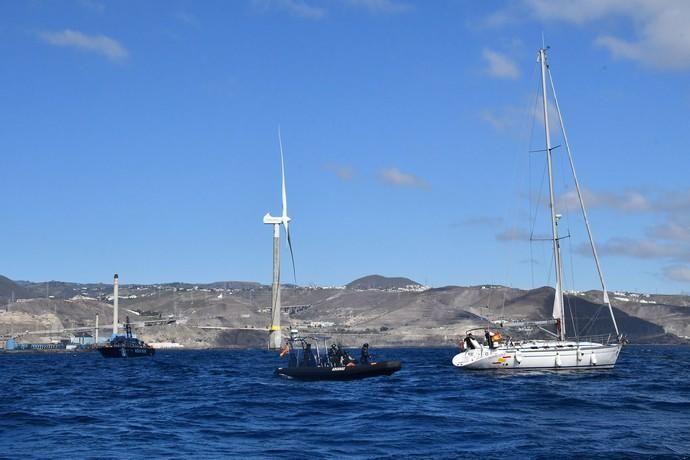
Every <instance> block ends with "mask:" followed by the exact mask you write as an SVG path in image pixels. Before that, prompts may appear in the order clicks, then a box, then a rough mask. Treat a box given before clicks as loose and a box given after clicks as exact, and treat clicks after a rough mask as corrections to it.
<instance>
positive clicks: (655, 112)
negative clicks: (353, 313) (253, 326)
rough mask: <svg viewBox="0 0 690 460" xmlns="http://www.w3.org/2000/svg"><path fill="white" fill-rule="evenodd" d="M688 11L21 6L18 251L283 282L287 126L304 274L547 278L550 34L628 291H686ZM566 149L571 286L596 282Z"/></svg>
mask: <svg viewBox="0 0 690 460" xmlns="http://www.w3.org/2000/svg"><path fill="white" fill-rule="evenodd" d="M689 21H690V4H688V3H687V2H685V1H684V0H678V1H672V0H667V1H657V2H648V1H643V0H629V1H625V2H622V1H619V0H597V1H581V2H569V1H565V0H563V1H560V0H556V1H546V0H523V1H510V2H465V1H451V0H447V1H443V0H438V1H433V2H427V1H424V2H422V1H419V2H414V1H410V0H329V1H318V0H255V1H252V0H246V1H241V0H237V1H233V2H226V1H216V2H212V1H208V2H191V1H189V2H186V1H165V2H163V1H147V2H136V1H122V2H105V1H101V0H63V1H39V0H34V1H26V2H2V3H1V4H0V55H1V56H2V61H3V64H4V65H3V66H2V71H0V152H1V154H2V159H3V168H2V184H3V190H4V199H3V200H2V202H3V208H4V209H3V210H2V211H3V212H2V225H0V236H1V238H0V241H2V242H3V244H4V247H3V251H2V253H3V257H2V263H1V265H0V273H2V274H4V275H6V276H9V277H10V278H13V279H28V280H34V281H42V280H50V279H57V280H69V281H82V282H98V281H102V282H107V281H109V280H110V278H111V276H112V273H114V272H119V273H120V274H121V278H122V281H123V282H124V283H128V282H147V283H149V282H167V281H188V282H209V281H215V280H256V281H261V282H269V281H270V275H271V238H272V229H271V228H270V227H269V226H266V225H263V224H262V216H263V215H264V214H265V213H266V212H271V213H272V214H274V215H278V214H279V213H280V206H281V205H280V163H279V151H278V141H277V127H278V125H280V126H281V128H282V133H283V140H284V144H285V154H286V158H285V161H286V173H287V188H288V203H289V213H290V216H291V217H292V219H293V221H292V226H291V231H292V233H293V238H294V245H295V259H296V264H297V267H296V271H297V281H298V283H299V284H310V283H314V284H318V285H339V284H344V283H347V282H349V281H351V280H352V279H354V278H357V277H359V276H362V275H365V274H371V273H380V274H384V275H389V276H408V277H410V278H413V279H415V280H417V281H419V282H422V283H425V284H428V285H432V286H443V285H447V284H457V285H473V284H482V283H500V284H505V285H512V286H515V287H522V288H528V287H532V286H540V285H543V284H548V283H549V282H550V280H552V279H553V274H552V272H553V270H550V254H549V251H548V245H545V244H544V243H533V244H532V245H531V250H530V245H529V244H528V242H526V241H525V240H524V235H525V232H527V231H529V229H530V228H531V225H532V224H531V218H530V213H531V211H530V209H535V205H534V200H532V201H533V203H532V205H531V208H530V199H529V197H538V196H540V194H541V195H543V193H544V192H545V191H544V189H543V187H540V181H541V174H542V171H543V164H544V158H543V154H539V153H529V151H530V150H538V149H540V148H543V139H542V138H543V134H542V128H541V126H540V123H541V122H540V121H539V119H537V121H536V124H534V125H533V121H532V118H533V117H532V113H533V112H534V104H535V94H536V90H537V85H538V75H537V73H536V70H537V64H536V53H537V50H538V48H539V47H540V45H541V40H542V32H543V33H544V36H545V37H546V43H547V45H549V46H550V47H551V48H550V51H549V53H550V63H551V68H552V72H553V77H554V80H555V84H556V89H557V92H558V97H559V101H560V104H561V108H562V110H563V114H564V118H565V122H566V128H567V129H568V136H569V139H570V142H571V146H572V147H573V154H574V156H575V162H576V166H577V168H578V175H579V178H580V180H581V182H582V184H583V187H584V189H585V197H586V199H587V201H588V203H589V204H590V214H591V216H590V217H591V221H592V226H593V230H594V235H595V237H596V239H597V241H598V243H599V250H600V253H601V255H602V263H603V267H604V272H605V275H606V277H607V281H608V284H609V287H610V288H611V289H613V290H634V291H642V292H680V291H688V290H690V289H689V287H688V286H690V185H689V180H688V174H689V173H688V171H690V159H689V157H690V152H689V151H688V150H689V149H688V145H689V144H690V130H688V120H689V119H690V117H688V115H689V114H690V80H689V78H688V77H689V76H690V32H688V29H687V26H686V25H687V24H688V22H689ZM530 133H532V134H530ZM559 142H560V141H558V140H557V141H556V143H559ZM555 156H556V158H555V163H556V167H557V171H559V172H558V173H557V175H556V180H557V184H558V185H557V191H558V194H559V196H560V197H561V198H560V202H561V203H563V204H564V206H563V213H564V214H565V215H566V220H565V221H564V222H565V224H564V225H562V226H563V228H564V229H565V228H567V229H569V230H570V233H571V238H570V239H568V240H565V241H564V243H563V251H564V258H565V264H564V272H565V278H566V281H567V282H566V285H567V287H568V288H569V289H589V288H596V287H597V286H598V284H597V280H596V277H595V272H594V267H593V263H592V260H591V258H589V257H588V256H586V255H584V253H585V251H584V250H583V248H582V245H583V244H584V242H585V239H584V236H585V235H584V233H583V232H582V226H581V224H579V221H577V219H576V215H575V213H574V212H572V213H571V212H567V211H569V210H570V208H571V206H570V205H569V204H570V203H571V202H572V200H570V198H572V187H571V183H570V182H568V181H567V180H565V178H566V175H565V174H564V172H567V171H566V170H565V169H564V167H565V166H566V165H567V164H566V163H565V161H566V157H565V150H564V149H562V148H561V149H558V150H557V151H556V153H555ZM539 209H540V210H539V212H538V213H537V217H538V218H540V217H544V216H545V215H546V209H542V208H539ZM537 220H539V219H537ZM546 225H547V224H546V222H543V223H536V224H535V231H537V232H539V229H540V228H547V227H546ZM566 225H567V227H566ZM288 258H289V255H288V254H287V253H286V252H285V251H283V260H284V261H287V260H288ZM530 260H532V262H531V263H530ZM289 273H290V269H289V265H284V266H283V274H284V275H283V280H288V281H289V280H290V278H291V276H288V274H289Z"/></svg>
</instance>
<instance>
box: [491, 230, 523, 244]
mask: <svg viewBox="0 0 690 460" xmlns="http://www.w3.org/2000/svg"><path fill="white" fill-rule="evenodd" d="M496 239H497V240H498V241H529V239H530V234H529V232H528V231H527V230H523V229H521V228H509V229H506V230H503V231H501V232H499V233H497V234H496Z"/></svg>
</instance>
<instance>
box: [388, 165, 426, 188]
mask: <svg viewBox="0 0 690 460" xmlns="http://www.w3.org/2000/svg"><path fill="white" fill-rule="evenodd" d="M379 180H380V181H381V182H383V183H385V184H389V185H395V186H398V187H412V188H421V189H424V190H429V189H431V185H430V184H429V183H428V182H427V181H425V180H424V179H422V178H420V177H417V176H415V175H414V174H408V173H404V172H402V171H400V170H399V169H398V168H388V169H384V170H382V171H381V172H380V173H379Z"/></svg>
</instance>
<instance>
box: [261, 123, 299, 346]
mask: <svg viewBox="0 0 690 460" xmlns="http://www.w3.org/2000/svg"><path fill="white" fill-rule="evenodd" d="M278 144H279V145H280V171H281V176H282V197H283V214H282V215H281V216H279V217H273V216H272V215H271V214H270V213H266V215H265V216H264V224H269V225H273V283H272V285H271V326H270V329H269V336H268V348H269V349H272V350H277V349H280V347H281V342H282V341H283V336H282V333H281V329H280V225H281V224H282V225H283V226H284V227H285V234H286V235H287V241H288V246H289V247H290V257H291V258H292V273H293V276H295V256H294V254H293V252H292V240H291V239H290V227H289V223H290V218H289V217H288V215H287V194H286V192H285V161H284V160H283V140H282V138H281V136H280V127H278ZM296 278H297V277H296V276H295V279H296Z"/></svg>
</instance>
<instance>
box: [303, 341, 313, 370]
mask: <svg viewBox="0 0 690 460" xmlns="http://www.w3.org/2000/svg"><path fill="white" fill-rule="evenodd" d="M303 366H304V367H316V358H314V352H313V351H312V350H311V343H308V344H307V347H306V348H305V349H304V362H303Z"/></svg>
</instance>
